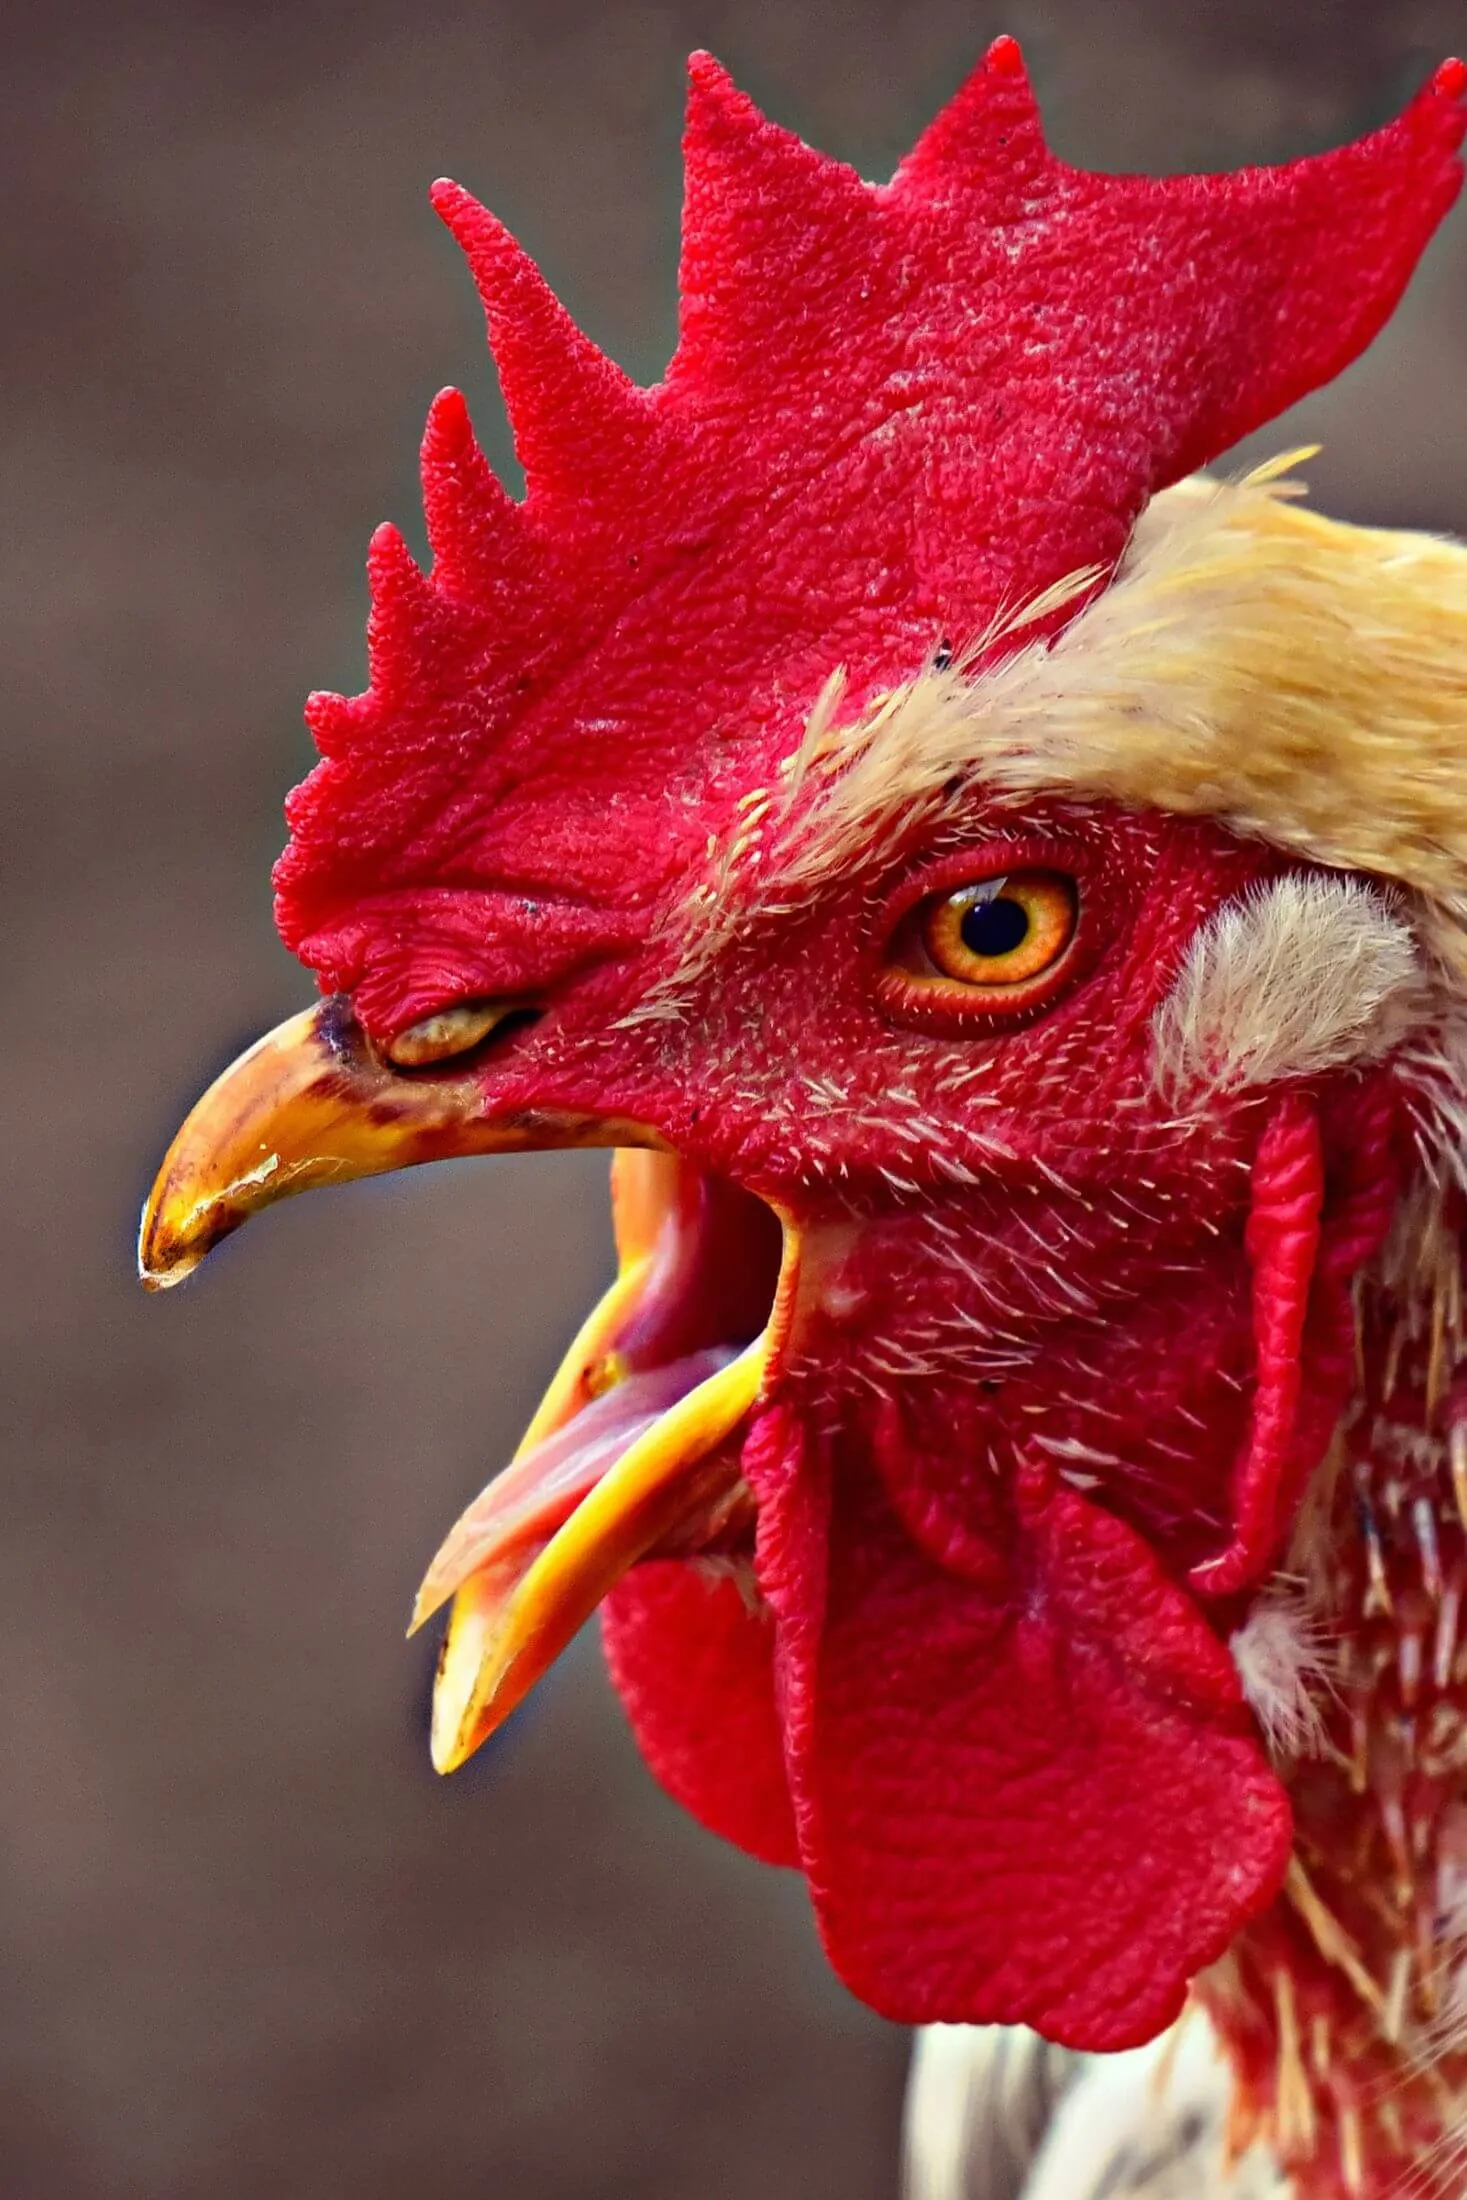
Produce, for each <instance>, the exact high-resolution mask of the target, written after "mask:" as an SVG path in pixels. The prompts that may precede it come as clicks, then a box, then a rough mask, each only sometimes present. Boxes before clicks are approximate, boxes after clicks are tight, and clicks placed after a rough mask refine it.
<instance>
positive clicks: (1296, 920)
mask: <svg viewBox="0 0 1467 2200" xmlns="http://www.w3.org/2000/svg"><path fill="white" fill-rule="evenodd" d="M1432 1008H1433V1002H1432V994H1431V989H1430V986H1429V983H1428V980H1427V976H1426V972H1425V970H1424V968H1423V965H1422V961H1421V957H1420V955H1419V953H1418V951H1417V948H1416V943H1415V941H1414V939H1413V938H1412V935H1411V933H1410V931H1409V929H1408V928H1407V926H1406V925H1405V924H1404V923H1403V922H1402V921H1401V918H1400V917H1399V916H1398V915H1397V914H1396V913H1395V911H1394V910H1393V909H1392V907H1391V906H1390V904H1389V903H1388V902H1387V901H1386V899H1385V898H1384V896H1383V895H1381V894H1380V893H1378V892H1377V891H1375V889H1373V888H1372V887H1370V886H1368V885H1366V884H1365V883H1364V882H1363V881H1361V880H1359V879H1351V878H1337V877H1331V876H1330V875H1328V874H1318V873H1315V874H1291V875H1290V876H1287V877H1284V878H1278V879H1274V880H1273V881H1272V882H1271V883H1270V884H1269V885H1267V886H1265V887H1261V888H1257V889H1255V890H1254V891H1252V892H1251V893H1248V894H1245V895H1242V896H1241V897H1240V898H1239V899H1238V900H1236V901H1233V902H1230V903H1228V904H1227V906H1226V907H1225V908H1223V909H1221V910H1219V911H1218V913H1217V914H1216V915H1215V916H1214V917H1213V918H1212V919H1211V921H1210V922H1209V923H1208V924H1206V925H1204V926H1203V928H1202V930H1201V931H1200V932H1199V933H1198V934H1197V937H1196V938H1195V939H1194V941H1193V942H1192V945H1191V948H1190V949H1189V951H1188V954H1187V958H1186V961H1185V962H1184V963H1183V965H1182V968H1181V970H1180V971H1179V972H1178V974H1177V978H1176V982H1175V983H1174V984H1173V986H1172V989H1171V991H1170V992H1169V993H1168V995H1167V997H1166V999H1165V1000H1164V1001H1163V1002H1162V1004H1161V1007H1160V1008H1159V1009H1158V1010H1157V1014H1156V1025H1155V1043H1156V1071H1157V1079H1158V1082H1159V1083H1160V1084H1161V1086H1162V1088H1163V1090H1165V1091H1168V1092H1172V1093H1176V1094H1188V1095H1192V1094H1195V1093H1196V1092H1197V1091H1198V1090H1203V1091H1227V1090H1236V1089H1237V1088H1238V1087H1241V1086H1245V1085H1267V1084H1273V1083H1274V1082H1275V1081H1276V1080H1277V1079H1279V1078H1281V1077H1312V1076H1317V1075H1318V1074H1319V1073H1320V1072H1321V1071H1323V1070H1329V1069H1338V1068H1341V1067H1343V1066H1345V1065H1346V1064H1348V1063H1357V1062H1373V1061H1379V1060H1380V1059H1381V1058H1382V1057H1383V1056H1385V1055H1387V1054H1389V1053H1390V1052H1392V1050H1393V1049H1394V1048H1396V1047H1398V1046H1400V1045H1401V1044H1402V1042H1403V1041H1404V1040H1405V1039H1406V1038H1407V1037H1408V1036H1409V1035H1410V1034H1411V1033H1412V1032H1413V1031H1415V1030H1416V1029H1418V1028H1419V1027H1420V1026H1421V1025H1422V1024H1423V1023H1424V1022H1425V1021H1426V1020H1427V1019H1428V1018H1429V1017H1430V1015H1431V1013H1432Z"/></svg>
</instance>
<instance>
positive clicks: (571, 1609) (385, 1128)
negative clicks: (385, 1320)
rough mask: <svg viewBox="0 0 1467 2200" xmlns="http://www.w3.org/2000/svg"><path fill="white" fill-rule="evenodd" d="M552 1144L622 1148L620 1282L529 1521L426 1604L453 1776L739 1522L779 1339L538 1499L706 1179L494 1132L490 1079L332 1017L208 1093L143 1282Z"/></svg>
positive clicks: (480, 1554)
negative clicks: (583, 1643)
mask: <svg viewBox="0 0 1467 2200" xmlns="http://www.w3.org/2000/svg"><path fill="white" fill-rule="evenodd" d="M552 1146H554V1147H564V1146H612V1147H616V1148H619V1149H622V1150H620V1151H618V1152H617V1154H616V1158H615V1161H614V1163H613V1177H612V1190H613V1221H614V1226H615V1232H616V1239H617V1251H618V1261H619V1272H618V1276H617V1279H616V1281H615V1283H614V1284H613V1285H612V1287H611V1289H610V1290H609V1291H608V1292H607V1294H606V1296H605V1298H604V1299H603V1300H602V1301H601V1303H600V1305H599V1306H598V1307H597V1308H596V1309H595V1311H594V1312H593V1313H592V1314H591V1316H590V1318H589V1319H588V1320H587V1322H586V1323H585V1325H584V1327H583V1328H582V1330H581V1333H580V1335H579V1336H578V1337H577V1339H576V1340H575V1343H574V1344H573V1345H572V1347H571V1349H570V1351H569V1352H568V1353H567V1355H566V1358H565V1360H564V1362H563V1363H562V1366H561V1368H560V1371H559V1373H558V1374H557V1375H556V1377H555V1379H554V1381H553V1382H552V1384H551V1386H550V1389H549V1391H548V1392H547V1394H546V1397H545V1399H544V1402H543V1403H542V1405H541V1407H540V1409H539V1411H538V1413H537V1414H536V1416H535V1418H534V1420H533V1422H532V1423H531V1426H530V1428H529V1430H528V1431H527V1432H526V1436H525V1440H524V1443H523V1444H522V1445H521V1447H520V1450H519V1452H518V1453H517V1454H516V1466H515V1468H514V1469H513V1470H512V1471H513V1473H515V1474H516V1475H519V1476H520V1477H521V1478H522V1479H523V1478H524V1477H526V1475H528V1477H529V1479H530V1483H531V1495H530V1501H529V1503H528V1505H527V1504H526V1503H525V1502H524V1501H523V1498H522V1497H521V1499H520V1502H519V1503H518V1504H517V1505H516V1506H506V1505H503V1504H499V1505H498V1507H497V1510H496V1486H495V1485H492V1484H491V1486H490V1490H489V1491H488V1492H487V1493H486V1495H485V1498H483V1499H480V1500H476V1503H475V1505H474V1506H471V1507H470V1509H469V1513H468V1514H466V1515H465V1520H464V1522H463V1523H460V1527H459V1528H458V1529H456V1530H455V1531H454V1534H453V1535H451V1536H450V1537H449V1539H448V1541H447V1543H445V1545H444V1548H443V1551H442V1552H440V1554H439V1557H438V1558H437V1559H436V1560H435V1561H434V1565H433V1567H432V1568H431V1569H430V1571H429V1575H428V1579H427V1581H425V1583H424V1588H423V1591H422V1592H421V1593H420V1596H419V1600H418V1610H417V1613H416V1614H415V1624H417V1623H418V1622H419V1621H421V1619H423V1618H425V1617H427V1616H428V1614H429V1613H430V1612H431V1611H432V1610H433V1609H434V1608H436V1606H437V1605H438V1604H440V1603H441V1602H443V1601H444V1600H445V1599H446V1598H448V1597H449V1596H451V1597H452V1600H453V1607H452V1612H451V1615H450V1619H449V1625H448V1631H447V1634H446V1636H445V1638H444V1648H443V1656H442V1659H441V1661H440V1667H439V1675H438V1683H437V1687H436V1690H435V1694H434V1708H433V1725H432V1750H433V1761H434V1763H435V1765H436V1766H437V1767H438V1769H439V1770H440V1771H443V1772H448V1771H452V1770H453V1769H455V1767H456V1766H458V1765H459V1764H461V1763H462V1762H463V1761H464V1759H465V1758H467V1757H468V1756H470V1755H471V1754H472V1752H473V1751H474V1750H475V1749H477V1748H478V1746H479V1744H480V1743H481V1742H483V1741H484V1740H485V1739H486V1738H487V1737H488V1735H489V1734H491V1733H492V1732H493V1731H494V1729H495V1727H496V1726H498V1725H499V1724H500V1723H501V1722H502V1721H503V1720H504V1719H505V1718H506V1717H507V1716H508V1715H509V1713H510V1712H511V1711H512V1710H513V1709H514V1707H515V1706H516V1705H517V1704H518V1703H519V1702H520V1701H521V1700H522V1698H523V1697H524V1695H525V1693H526V1692H527V1690H528V1689H529V1688H530V1687H531V1686H532V1685H533V1684H534V1682H535V1681H536V1680H538V1679H539V1678H540V1676H541V1674H542V1673H544V1671H545V1670H546V1668H547V1667H548V1666H549V1665H550V1664H551V1663H552V1661H553V1660H554V1659H555V1658H556V1657H557V1656H558V1655H559V1654H560V1652H561V1650H563V1649H564V1648H565V1646H566V1644H567V1643H568V1642H569V1640H570V1638H571V1636H572V1635H573V1634H574V1633H575V1632H576V1630H577V1629H578V1628H579V1627H580V1626H581V1625H582V1623H583V1622H584V1621H585V1620H586V1619H587V1618H589V1616H590V1615H591V1613H592V1611H593V1610H594V1609H595V1606H596V1605H597V1604H598V1603H599V1602H600V1600H601V1598H602V1597H603V1596H604V1595H605V1594H606V1593H607V1591H608V1590H609V1589H610V1588H612V1587H613V1586H614V1584H615V1583H616V1581H617V1580H618V1579H619V1578H620V1576H621V1575H622V1574H623V1573H624V1572H625V1571H626V1570H627V1568H628V1567H629V1566H631V1565H633V1564H634V1563H635V1562H636V1561H637V1560H638V1559H639V1558H642V1557H644V1556H645V1555H647V1553H648V1552H649V1551H653V1550H654V1549H657V1548H659V1547H660V1548H663V1549H678V1548H696V1546H697V1544H698V1541H699V1535H700V1529H701V1526H702V1524H704V1523H706V1522H709V1521H713V1520H722V1519H725V1518H726V1517H727V1514H728V1508H729V1505H730V1503H731V1502H733V1503H734V1504H737V1502H738V1497H737V1491H738V1489H739V1483H738V1468H737V1463H736V1457H735V1456H734V1452H733V1450H732V1448H731V1447H730V1446H729V1444H728V1441H727V1440H728V1438H729V1437H730V1435H731V1433H732V1432H733V1431H734V1430H735V1429H736V1428H737V1425H738V1423H739V1422H740V1420H741V1419H742V1418H743V1417H744V1415H745V1414H747V1412H748V1411H749V1409H750V1407H751V1406H752V1405H753V1403H754V1401H755V1400H756V1398H757V1396H758V1394H759V1390H760V1386H761V1383H762V1380H763V1375H764V1370H765V1366H766V1361H767V1332H766V1333H765V1334H762V1335H760V1336H758V1337H756V1338H755V1339H754V1341H753V1342H752V1343H750V1344H748V1345H747V1346H746V1348H745V1349H744V1350H742V1351H740V1352H738V1353H737V1354H736V1355H733V1356H728V1355H725V1359H726V1364H724V1365H721V1366H719V1367H717V1368H716V1369H714V1371H713V1372H711V1373H710V1374H708V1375H707V1378H706V1379H705V1380H701V1381H699V1382H697V1383H696V1385H695V1387H693V1388H691V1389H689V1390H688V1391H687V1392H686V1393H685V1394H684V1395H682V1396H680V1397H677V1398H675V1399H674V1401H673V1402H672V1403H671V1404H670V1405H669V1407H668V1409H667V1410H666V1411H663V1412H661V1413H660V1417H658V1418H656V1419H654V1420H652V1422H651V1425H650V1426H646V1427H644V1428H642V1429H641V1431H640V1433H637V1434H635V1436H634V1438H633V1440H632V1441H631V1442H630V1443H629V1445H628V1447H627V1448H626V1449H625V1450H624V1451H623V1452H622V1453H621V1455H620V1456H619V1457H618V1458H617V1459H616V1460H615V1463H614V1464H612V1465H611V1467H610V1468H609V1471H607V1472H605V1473H604V1475H602V1476H601V1477H600V1478H599V1479H598V1480H597V1481H596V1482H595V1484H594V1486H593V1487H590V1488H588V1489H587V1490H585V1491H584V1492H583V1493H581V1495H580V1501H579V1502H577V1503H576V1504H575V1505H574V1507H573V1509H571V1510H570V1511H569V1514H568V1516H566V1514H565V1509H564V1507H562V1508H561V1509H560V1511H559V1512H558V1513H557V1512H556V1511H555V1509H554V1507H553V1506H547V1505H545V1504H541V1505H540V1506H539V1509H538V1510H537V1503H536V1499H535V1495H534V1490H533V1472H534V1455H535V1451H536V1447H537V1446H542V1445H543V1444H544V1443H545V1442H546V1440H547V1439H548V1438H550V1437H552V1436H554V1435H555V1434H556V1432H557V1431H561V1430H564V1429H567V1428H568V1427H569V1425H570V1424H571V1423H572V1422H573V1421H575V1419H576V1417H577V1415H578V1414H580V1413H581V1412H583V1411H584V1410H585V1409H586V1407H587V1406H588V1405H589V1404H592V1403H594V1401H595V1400H596V1399H597V1398H598V1397H601V1396H604V1395H605V1394H606V1392H607V1391H608V1390H610V1389H614V1388H615V1387H616V1385H617V1384H618V1383H619V1382H621V1381H623V1380H626V1379H627V1377H628V1376H629V1375H631V1374H632V1373H634V1372H635V1370H634V1368H633V1365H632V1359H634V1358H635V1351H634V1350H633V1352H632V1355H631V1358H629V1357H628V1355H627V1353H624V1352H623V1350H622V1349H621V1347H622V1345H623V1344H624V1343H630V1340H631V1339H632V1338H633V1337H634V1335H635V1334H636V1333H637V1325H638V1321H639V1319H640V1318H641V1317H642V1316H643V1314H644V1312H645V1309H646V1307H647V1305H648V1304H649V1303H650V1301H651V1299H652V1298H653V1297H654V1296H655V1293H656V1291H657V1288H658V1282H657V1279H658V1276H659V1273H661V1272H663V1271H665V1268H666V1260H665V1257H664V1256H665V1253H666V1250H667V1248H668V1246H670V1245H672V1244H674V1242H675V1237H676V1232H677V1231H678V1230H679V1229H680V1228H683V1227H685V1224H684V1222H683V1221H682V1220H681V1219H680V1218H681V1217H682V1214H683V1210H684V1209H685V1208H686V1206H687V1197H686V1195H687V1192H688V1189H689V1185H690V1184H691V1183H692V1180H693V1177H694V1176H695V1173H696V1172H692V1171H689V1170H688V1168H687V1165H686V1164H685V1163H684V1162H682V1160H681V1159H680V1158H679V1157H678V1156H677V1155H675V1154H673V1153H670V1152H668V1151H667V1150H666V1149H665V1148H662V1149H661V1150H650V1151H649V1150H647V1149H649V1148H653V1149H655V1148H658V1147H659V1146H660V1141H658V1140H657V1139H656V1137H655V1135H654V1134H653V1133H651V1132H649V1131H648V1130H647V1129H646V1128H645V1127H644V1126H642V1125H640V1124H635V1123H630V1122H623V1121H617V1120H613V1119H607V1118H601V1117H595V1118H592V1117H584V1118H583V1117H575V1116H570V1115H561V1114H556V1113H551V1112H546V1111H542V1110H536V1111H534V1113H533V1114H528V1113H526V1114H521V1115H519V1116H515V1117H511V1118H508V1119H505V1118H504V1117H497V1118H496V1117H495V1116H493V1115H492V1114H491V1113H489V1112H488V1111H487V1110H486V1108H485V1106H484V1102H483V1098H482V1090H481V1086H480V1082H479V1080H478V1078H476V1077H475V1075H474V1074H473V1073H472V1072H467V1071H460V1072H459V1073H458V1074H454V1073H453V1072H452V1067H451V1064H450V1065H449V1067H448V1068H447V1069H446V1070H445V1069H435V1070H433V1071H431V1072H429V1073H418V1074H409V1075H404V1074H402V1073H401V1072H399V1071H395V1070H393V1069H392V1068H391V1067H390V1066H389V1065H388V1064H386V1063H384V1062H383V1061H382V1060H381V1059H380V1058H379V1057H378V1055H377V1054H376V1052H375V1051H374V1050H373V1048H372V1047H371V1045H370V1043H369V1042H368V1041H367V1039H366V1038H365V1036H364V1035H363V1033H362V1031H361V1030H360V1027H359V1026H358V1025H357V1024H356V1023H355V1021H354V1020H353V1018H352V1016H351V1014H350V1011H349V1010H348V1009H347V1007H346V1005H345V1004H344V1003H343V1002H341V1001H336V1000H332V1001H326V1002H323V1003H322V1004H321V1005H320V1006H319V1007H316V1008H313V1009H309V1010H307V1011H305V1013H303V1014H302V1015H299V1016H295V1017H292V1018H291V1020H290V1021H289V1022H288V1023H284V1024H281V1025H280V1026H279V1027H278V1028H277V1029H276V1030H274V1031H272V1032H270V1033H268V1034H267V1036H266V1037H265V1038H263V1039H261V1040H259V1041H258V1042H257V1044H256V1045H255V1046H253V1047H251V1048H250V1049H249V1051H248V1052H247V1053H245V1054H243V1055H241V1057H240V1058H239V1060H238V1061H237V1062H235V1063H234V1064H233V1065H232V1067H231V1068H229V1069H227V1070H226V1071H225V1072H224V1074H223V1076H222V1077H220V1078H219V1079H218V1080H217V1081H216V1082H215V1083H214V1084H213V1085H212V1086H210V1088H209V1090H208V1091H207V1092H206V1093H205V1094H204V1096H203V1098H202V1099H201V1100H200V1101H199V1102H198V1103H197V1105H196V1106H195V1107H194V1109H193V1110H192V1112H191V1113H190V1114H189V1116H188V1118H187V1120H186V1121H185V1122H184V1124H183V1127H182V1129H181V1130H180V1131H179V1133H178V1135H177V1137H176V1138H175V1139H174V1141H173V1144H172V1146H171V1147H170V1148H169V1151H168V1154H167V1157H166V1158H165V1160H164V1163H163V1167H162V1169H161V1170H160V1171H159V1174H158V1179H157V1182H156V1184H155V1185H154V1187H153V1191H152V1193H151V1195H150V1197H149V1200H148V1203H147V1206H146V1208H145V1209H144V1213H143V1220H142V1228H141V1232H140V1237H139V1246H138V1264H139V1270H140V1273H141V1276H142V1280H143V1282H144V1284H146V1285H147V1286H148V1287H149V1288H150V1289H153V1290H162V1289H166V1288H168V1287H169V1286H171V1285H173V1284H175V1283H178V1282H181V1281H182V1279H183V1278H184V1277H185V1276H187V1275H188V1274H190V1272H191V1271H192V1270H193V1269H194V1268H196V1267H197V1266H198V1264H199V1262H200V1261H201V1260H202V1259H203V1258H204V1256H205V1255H206V1254H207V1253H208V1252H209V1251H210V1249H211V1248H212V1247H213V1246H214V1245H216V1244H217V1243H218V1242H219V1240H220V1239H221V1238H223V1237H225V1236H227V1235H228V1234H229V1232H230V1231H232V1230H234V1229H237V1228H238V1227H239V1225H240V1224H241V1223H242V1222H244V1221H246V1220H247V1219H248V1218H249V1217H250V1216H251V1215H252V1214H254V1213H256V1212H257V1211H258V1210H259V1209H260V1208H262V1207H267V1206H269V1205H271V1204H272V1203H273V1202H274V1201H275V1200H278V1199H286V1198H290V1197H293V1196H294V1195H295V1194H296V1193H298V1192H304V1191H309V1190H311V1189H312V1188H313V1187H314V1186H316V1185H322V1184H337V1183H344V1182H347V1181H349V1180H350V1179H352V1178H355V1177H363V1176H374V1175H379V1174H382V1173H384V1172H386V1171H389V1170H394V1169H404V1168H412V1167H415V1166H417V1165H418V1164H420V1163H423V1162H428V1161H437V1160H443V1159H447V1158H450V1157H453V1156H458V1155H466V1154H487V1153H505V1152H514V1151H525V1150H529V1149H532V1148H544V1147H552ZM788 1250H789V1246H788V1245H787V1252H788ZM628 1396H630V1392H629V1393H628ZM505 1479H506V1481H507V1480H508V1477H506V1478H505ZM517 1494H518V1493H517ZM511 1514H513V1520H512V1522H511V1518H510V1516H511ZM466 1528H471V1529H472V1531H473V1535H472V1540H471V1541H469V1540H466V1536H465V1530H466ZM466 1549H467V1550H468V1552H469V1561H468V1564H467V1566H466V1565H465V1563H464V1561H463V1559H462V1555H461V1554H462V1553H463V1552H464V1551H465V1550H466Z"/></svg>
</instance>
